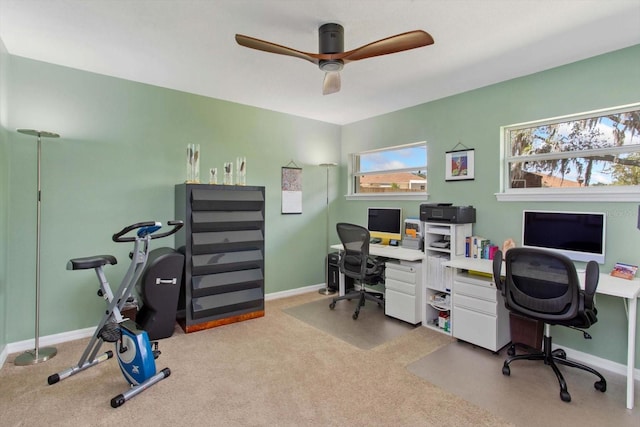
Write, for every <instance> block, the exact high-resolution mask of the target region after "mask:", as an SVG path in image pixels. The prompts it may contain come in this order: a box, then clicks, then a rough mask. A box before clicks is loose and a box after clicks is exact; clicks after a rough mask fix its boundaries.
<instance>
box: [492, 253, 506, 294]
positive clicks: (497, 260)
mask: <svg viewBox="0 0 640 427" xmlns="http://www.w3.org/2000/svg"><path fill="white" fill-rule="evenodd" d="M501 271H502V252H501V251H496V253H495V255H494V256H493V282H494V283H495V284H496V288H498V290H499V291H500V292H502V288H503V286H502V284H503V283H502V278H501V276H500V273H501ZM502 293H503V295H504V292H502Z"/></svg>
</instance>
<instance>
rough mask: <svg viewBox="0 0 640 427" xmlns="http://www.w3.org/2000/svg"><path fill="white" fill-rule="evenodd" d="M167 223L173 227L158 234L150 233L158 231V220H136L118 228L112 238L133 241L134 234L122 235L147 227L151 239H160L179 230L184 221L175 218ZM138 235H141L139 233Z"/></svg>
mask: <svg viewBox="0 0 640 427" xmlns="http://www.w3.org/2000/svg"><path fill="white" fill-rule="evenodd" d="M167 225H170V226H173V228H172V229H171V230H169V231H166V232H164V233H160V234H152V233H154V232H156V231H158V230H159V229H160V228H161V227H162V223H161V222H158V221H144V222H137V223H135V224H131V225H128V226H126V227H125V228H123V229H122V230H120V231H119V232H117V233H116V234H114V235H113V237H112V239H113V241H114V242H117V243H123V242H133V241H135V240H136V237H134V236H129V237H124V236H125V234H127V233H129V232H131V231H133V230H142V229H144V228H149V230H148V232H147V233H146V234H151V239H161V238H163V237H167V236H170V235H172V234H174V233H176V232H177V231H178V230H180V229H181V228H182V226H183V225H184V222H182V221H179V220H176V221H168V222H167ZM140 237H142V236H141V235H140Z"/></svg>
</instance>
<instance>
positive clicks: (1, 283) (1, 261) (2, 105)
mask: <svg viewBox="0 0 640 427" xmlns="http://www.w3.org/2000/svg"><path fill="white" fill-rule="evenodd" d="M8 61H9V55H8V53H7V49H6V48H5V46H4V43H3V42H2V40H0V353H2V350H3V349H4V347H5V346H6V344H7V298H6V296H7V270H6V265H7V203H6V202H7V200H8V197H7V193H8V190H9V183H8V182H9V175H8V170H9V156H8V141H7V139H8V135H7V131H6V128H5V124H6V121H7V119H6V116H7V84H6V83H7V63H8Z"/></svg>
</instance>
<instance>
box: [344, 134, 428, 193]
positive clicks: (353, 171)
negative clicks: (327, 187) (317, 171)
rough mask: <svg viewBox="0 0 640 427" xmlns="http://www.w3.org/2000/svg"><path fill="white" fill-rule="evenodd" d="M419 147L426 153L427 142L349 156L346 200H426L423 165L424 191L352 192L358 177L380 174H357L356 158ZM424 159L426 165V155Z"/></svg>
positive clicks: (388, 171) (403, 170) (408, 169)
mask: <svg viewBox="0 0 640 427" xmlns="http://www.w3.org/2000/svg"><path fill="white" fill-rule="evenodd" d="M419 146H424V148H425V153H427V142H426V141H420V142H414V143H410V144H401V145H395V146H392V147H384V148H379V149H375V150H367V151H360V152H357V153H351V154H349V161H348V163H347V164H348V168H347V169H348V173H349V183H348V186H347V190H348V194H346V195H345V198H346V199H347V200H423V201H424V200H427V199H428V197H429V194H428V192H427V189H428V186H429V176H428V169H427V164H425V165H424V166H425V171H427V185H426V187H427V189H425V191H419V192H397V193H355V192H354V190H355V180H356V179H357V177H358V176H362V175H379V174H380V171H375V172H364V173H359V172H358V171H357V165H356V159H357V158H358V156H361V155H363V154H370V153H376V152H381V151H393V150H398V149H402V148H408V147H419ZM426 157H427V158H425V163H428V160H427V159H428V154H427V155H426ZM414 170H416V168H403V169H393V170H387V171H384V173H397V172H412V171H414Z"/></svg>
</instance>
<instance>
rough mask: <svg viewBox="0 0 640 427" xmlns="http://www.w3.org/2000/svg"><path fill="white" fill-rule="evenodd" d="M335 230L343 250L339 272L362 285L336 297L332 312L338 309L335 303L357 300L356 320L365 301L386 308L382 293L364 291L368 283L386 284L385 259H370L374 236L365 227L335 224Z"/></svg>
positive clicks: (354, 315)
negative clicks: (370, 245) (371, 243)
mask: <svg viewBox="0 0 640 427" xmlns="http://www.w3.org/2000/svg"><path fill="white" fill-rule="evenodd" d="M336 230H337V231H338V237H340V241H341V242H342V246H343V247H344V250H343V252H342V254H341V256H340V262H339V265H340V272H341V273H342V274H344V275H345V276H346V277H351V278H353V279H354V281H355V282H357V283H358V284H359V286H358V287H357V288H356V289H355V290H353V291H351V292H349V293H347V294H345V295H343V296H340V297H335V298H333V301H332V302H331V304H329V308H330V309H332V310H333V309H334V308H335V307H336V301H340V300H345V299H346V300H352V299H358V305H357V307H356V311H355V312H354V313H353V316H352V317H353V319H354V320H355V319H357V318H358V315H359V314H360V308H361V307H363V306H364V303H365V301H366V300H369V301H373V302H376V303H377V304H378V306H380V307H384V295H383V294H382V293H379V292H370V291H367V290H365V284H366V285H377V284H378V283H381V282H383V281H384V260H383V259H381V258H373V257H371V256H369V241H370V239H371V235H370V234H369V230H367V229H366V228H364V227H361V226H359V225H355V224H347V223H344V222H341V223H338V224H337V225H336Z"/></svg>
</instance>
